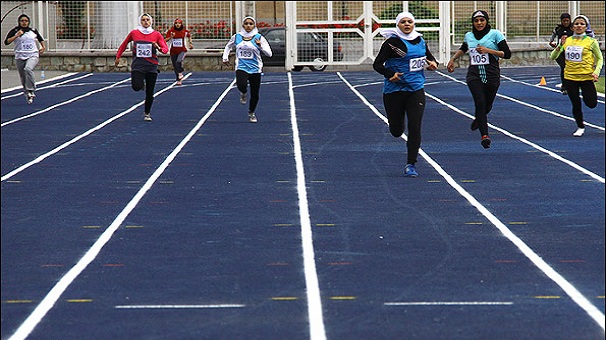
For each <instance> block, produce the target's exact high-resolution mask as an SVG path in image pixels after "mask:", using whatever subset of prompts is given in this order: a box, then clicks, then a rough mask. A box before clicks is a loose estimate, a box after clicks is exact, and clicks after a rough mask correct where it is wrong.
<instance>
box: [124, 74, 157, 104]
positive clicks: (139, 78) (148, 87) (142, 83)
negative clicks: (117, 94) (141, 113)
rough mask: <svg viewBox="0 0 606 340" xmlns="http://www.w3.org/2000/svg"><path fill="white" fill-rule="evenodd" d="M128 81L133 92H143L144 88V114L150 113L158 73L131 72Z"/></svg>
mask: <svg viewBox="0 0 606 340" xmlns="http://www.w3.org/2000/svg"><path fill="white" fill-rule="evenodd" d="M130 79H131V85H132V87H133V90H135V91H141V90H143V87H145V113H151V107H152V104H153V102H154V90H155V88H156V79H158V72H147V73H143V72H137V71H132V72H131V73H130Z"/></svg>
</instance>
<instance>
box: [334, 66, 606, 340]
mask: <svg viewBox="0 0 606 340" xmlns="http://www.w3.org/2000/svg"><path fill="white" fill-rule="evenodd" d="M337 75H338V76H339V77H340V78H341V79H342V80H343V82H345V84H347V86H349V88H350V89H351V91H353V92H354V93H355V94H356V95H357V96H358V98H360V100H362V102H363V103H364V104H366V106H368V107H369V108H370V109H371V110H372V112H374V114H375V115H377V116H378V117H379V118H380V119H382V120H383V121H384V122H385V123H387V118H386V117H385V116H383V115H382V114H381V113H380V112H379V110H377V108H376V107H375V106H374V105H372V104H371V103H370V102H369V101H368V100H366V98H365V97H364V96H363V95H362V94H361V93H360V92H358V90H356V89H355V88H354V87H353V86H352V85H351V84H350V83H349V82H348V81H347V80H346V79H345V78H344V77H343V76H342V75H341V73H337ZM404 137H405V135H402V138H404ZM404 139H406V138H404ZM419 154H420V155H421V157H423V158H424V159H425V160H426V161H427V162H428V163H429V164H430V165H431V166H432V167H433V168H434V169H436V171H437V172H438V173H439V174H440V175H441V176H442V177H443V178H444V179H445V180H446V181H447V182H448V184H450V186H451V187H453V188H454V189H455V190H456V191H457V192H458V193H459V194H460V195H461V196H463V197H464V198H465V199H466V200H467V201H468V202H469V203H470V204H471V205H472V206H474V207H475V208H476V209H477V210H478V211H479V212H480V213H481V214H482V215H484V216H485V217H486V218H487V219H488V220H489V221H490V222H491V223H492V224H493V225H494V226H495V227H496V228H497V229H499V231H500V232H501V233H502V234H503V236H505V237H506V238H507V239H508V240H509V241H511V242H512V243H513V244H514V245H515V246H516V247H517V248H518V249H519V250H520V251H521V252H522V253H523V254H524V255H525V256H526V257H527V258H528V259H529V260H530V261H531V262H532V263H533V264H534V265H535V266H536V267H537V268H538V269H539V270H541V271H542V272H543V273H544V274H545V275H547V277H549V278H550V279H551V280H552V281H553V282H555V283H556V284H557V285H558V286H560V288H562V290H564V292H566V294H568V296H570V298H572V300H573V301H574V302H575V303H576V304H577V305H578V306H579V307H581V308H582V309H583V310H585V312H587V314H588V315H589V316H590V317H591V318H592V319H594V320H595V322H597V323H598V325H600V327H602V329H603V330H606V328H605V327H606V326H605V321H604V318H605V316H604V313H602V311H601V310H599V309H598V308H597V307H596V306H594V305H593V304H592V303H591V302H590V301H589V300H588V299H587V298H586V297H585V296H584V295H583V294H581V292H580V291H579V290H578V289H576V288H575V287H574V286H573V285H572V284H571V283H570V282H568V281H567V280H566V279H565V278H564V277H563V276H562V275H560V274H559V273H558V272H557V271H555V270H554V269H553V268H552V267H551V266H550V265H549V264H548V263H547V262H545V260H543V259H542V258H541V257H540V256H539V255H538V254H537V253H535V252H534V250H532V249H531V248H530V247H529V246H528V245H527V244H526V243H524V241H522V239H520V238H519V237H518V236H517V235H515V234H514V233H513V232H512V231H511V230H510V229H509V228H508V227H507V226H506V225H505V224H504V223H503V222H501V221H500V220H499V219H498V218H497V217H496V216H495V215H493V214H492V213H491V212H490V211H489V210H488V209H487V208H486V207H484V206H483V205H482V204H481V203H480V202H479V201H478V200H477V199H476V198H475V197H473V196H472V195H471V194H470V193H469V192H467V191H466V190H465V189H464V188H463V187H462V186H461V185H459V183H457V182H456V181H455V180H454V179H453V178H452V177H451V176H450V175H449V174H448V173H447V172H446V171H445V170H444V169H443V168H442V167H441V166H440V165H439V164H438V163H437V162H436V161H434V160H433V159H432V158H431V157H429V155H427V154H426V153H425V151H423V150H422V149H421V150H419Z"/></svg>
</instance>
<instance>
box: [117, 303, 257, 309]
mask: <svg viewBox="0 0 606 340" xmlns="http://www.w3.org/2000/svg"><path fill="white" fill-rule="evenodd" d="M244 307H246V305H243V304H236V303H228V304H216V305H117V306H114V308H116V309H213V308H214V309H220V308H244Z"/></svg>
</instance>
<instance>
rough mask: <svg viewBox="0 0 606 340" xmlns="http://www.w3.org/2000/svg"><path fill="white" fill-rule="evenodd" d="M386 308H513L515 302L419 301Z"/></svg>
mask: <svg viewBox="0 0 606 340" xmlns="http://www.w3.org/2000/svg"><path fill="white" fill-rule="evenodd" d="M384 305H385V306H511V305H513V302H505V301H459V302H456V301H452V302H451V301H443V302H440V301H435V302H433V301H426V302H423V301H419V302H385V303H384Z"/></svg>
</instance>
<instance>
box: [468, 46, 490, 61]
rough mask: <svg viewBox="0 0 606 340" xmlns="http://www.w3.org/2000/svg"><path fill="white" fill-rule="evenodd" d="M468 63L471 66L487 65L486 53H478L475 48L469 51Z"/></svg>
mask: <svg viewBox="0 0 606 340" xmlns="http://www.w3.org/2000/svg"><path fill="white" fill-rule="evenodd" d="M469 63H470V64H471V65H488V64H489V63H490V61H489V59H488V53H480V52H478V50H476V49H475V48H470V49H469Z"/></svg>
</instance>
